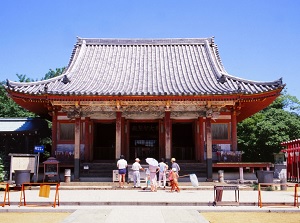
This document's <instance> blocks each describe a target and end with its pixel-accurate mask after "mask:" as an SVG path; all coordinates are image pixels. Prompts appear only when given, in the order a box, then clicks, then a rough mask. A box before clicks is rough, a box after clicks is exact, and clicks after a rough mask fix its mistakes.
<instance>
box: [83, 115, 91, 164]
mask: <svg viewBox="0 0 300 223" xmlns="http://www.w3.org/2000/svg"><path fill="white" fill-rule="evenodd" d="M90 135H91V131H90V118H89V117H86V118H85V136H84V160H85V161H89V160H90V140H91V137H90Z"/></svg>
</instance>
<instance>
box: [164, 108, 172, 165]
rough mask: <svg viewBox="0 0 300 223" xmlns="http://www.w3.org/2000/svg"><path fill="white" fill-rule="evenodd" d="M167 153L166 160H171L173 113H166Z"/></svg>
mask: <svg viewBox="0 0 300 223" xmlns="http://www.w3.org/2000/svg"><path fill="white" fill-rule="evenodd" d="M164 120H165V151H166V159H167V160H169V159H171V112H170V111H165V119H164Z"/></svg>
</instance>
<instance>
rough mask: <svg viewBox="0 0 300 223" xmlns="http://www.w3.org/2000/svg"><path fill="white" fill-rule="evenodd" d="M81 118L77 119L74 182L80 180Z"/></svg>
mask: <svg viewBox="0 0 300 223" xmlns="http://www.w3.org/2000/svg"><path fill="white" fill-rule="evenodd" d="M80 132H81V130H80V118H76V119H75V144H74V180H75V181H78V180H79V170H80Z"/></svg>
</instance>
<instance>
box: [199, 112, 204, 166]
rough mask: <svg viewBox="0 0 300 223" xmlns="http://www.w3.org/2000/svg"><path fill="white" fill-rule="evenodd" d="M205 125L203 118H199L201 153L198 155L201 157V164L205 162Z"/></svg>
mask: <svg viewBox="0 0 300 223" xmlns="http://www.w3.org/2000/svg"><path fill="white" fill-rule="evenodd" d="M203 123H204V121H203V117H199V118H198V125H199V126H198V128H199V129H198V131H199V133H198V136H199V153H198V155H199V157H198V159H199V160H200V162H203V160H204V141H205V140H204V131H203Z"/></svg>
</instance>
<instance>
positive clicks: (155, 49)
mask: <svg viewBox="0 0 300 223" xmlns="http://www.w3.org/2000/svg"><path fill="white" fill-rule="evenodd" d="M282 87H283V84H282V80H281V79H279V80H276V81H272V82H257V81H251V80H246V79H242V78H238V77H234V76H232V75H229V74H228V73H227V72H226V71H225V69H224V67H223V65H222V62H221V60H220V56H219V53H218V48H217V46H216V45H215V44H214V39H213V38H201V39H87V38H78V40H77V43H76V45H75V47H74V50H73V53H72V55H71V59H70V62H69V65H68V67H67V69H66V70H65V72H64V74H63V75H61V76H58V77H55V78H52V79H49V80H44V81H39V82H31V83H17V82H11V81H8V83H7V88H9V89H10V90H12V91H16V92H22V93H26V94H34V95H39V94H40V95H44V94H48V95H49V94H50V95H91V96H94V95H107V96H116V95H129V96H130V95H228V94H236V93H239V94H241V93H242V94H257V93H262V92H267V91H271V90H276V89H279V88H282Z"/></svg>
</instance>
